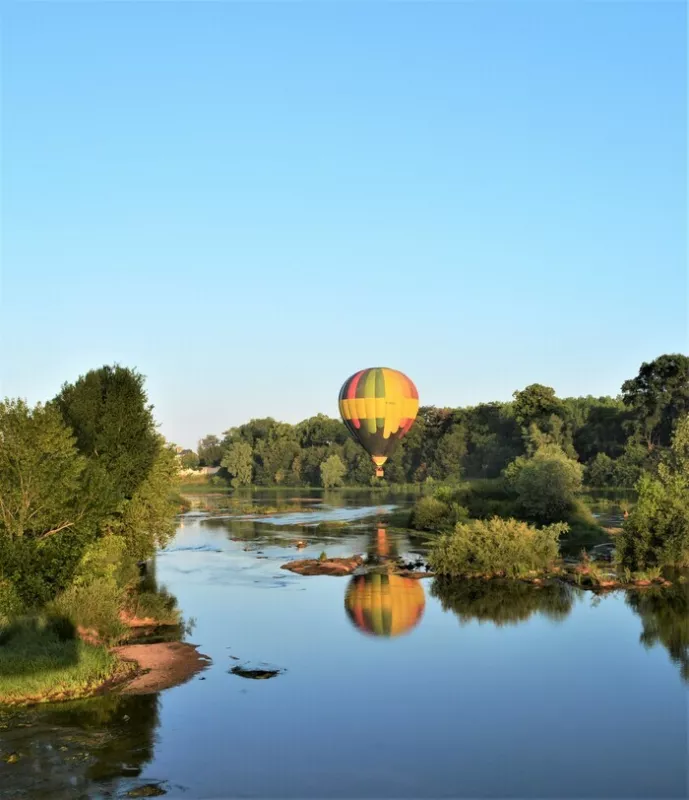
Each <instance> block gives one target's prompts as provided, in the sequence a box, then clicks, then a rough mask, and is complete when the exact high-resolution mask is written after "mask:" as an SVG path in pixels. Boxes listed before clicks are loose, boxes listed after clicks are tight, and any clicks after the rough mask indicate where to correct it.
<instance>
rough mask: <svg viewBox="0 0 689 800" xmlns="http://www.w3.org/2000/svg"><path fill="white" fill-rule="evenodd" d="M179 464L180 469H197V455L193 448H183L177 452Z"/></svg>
mask: <svg viewBox="0 0 689 800" xmlns="http://www.w3.org/2000/svg"><path fill="white" fill-rule="evenodd" d="M179 464H180V466H181V467H182V469H198V466H199V457H198V456H197V455H196V453H195V452H194V451H193V450H183V451H182V452H181V453H180V454H179Z"/></svg>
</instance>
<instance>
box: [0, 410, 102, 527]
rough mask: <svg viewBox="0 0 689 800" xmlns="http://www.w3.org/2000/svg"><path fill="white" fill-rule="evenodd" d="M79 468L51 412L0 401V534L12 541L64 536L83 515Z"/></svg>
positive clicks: (70, 438) (69, 439)
mask: <svg viewBox="0 0 689 800" xmlns="http://www.w3.org/2000/svg"><path fill="white" fill-rule="evenodd" d="M85 466H86V459H85V458H84V457H83V456H81V455H80V454H79V452H78V451H77V448H76V442H75V438H74V435H73V433H72V431H70V430H69V428H68V427H67V426H66V425H65V423H64V421H63V419H62V417H61V415H60V413H59V412H58V411H57V409H55V408H53V407H51V406H43V405H40V404H39V405H37V406H36V407H35V408H33V409H32V408H29V406H28V405H27V404H26V403H25V402H24V401H23V400H5V401H4V402H2V403H0V534H2V535H3V536H5V537H7V538H8V539H10V540H12V539H18V538H21V537H30V538H33V539H46V538H47V537H49V536H55V535H57V534H60V533H65V534H66V533H68V531H69V529H71V528H73V527H74V526H75V525H76V524H77V523H78V522H79V521H80V520H81V519H82V518H83V515H84V502H83V497H82V492H83V480H82V479H83V473H84V469H85Z"/></svg>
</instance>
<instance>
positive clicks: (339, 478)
mask: <svg viewBox="0 0 689 800" xmlns="http://www.w3.org/2000/svg"><path fill="white" fill-rule="evenodd" d="M345 472H346V467H345V465H344V464H343V463H342V459H341V458H340V457H339V456H337V455H332V456H330V458H328V459H326V460H325V461H324V462H323V463H322V464H321V481H322V483H323V486H324V488H326V489H332V488H333V487H335V486H342V484H343V483H344V475H345Z"/></svg>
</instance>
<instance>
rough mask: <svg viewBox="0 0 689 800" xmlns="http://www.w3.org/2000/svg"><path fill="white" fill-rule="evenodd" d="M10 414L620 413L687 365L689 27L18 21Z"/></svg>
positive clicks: (296, 8) (536, 20) (414, 15)
mask: <svg viewBox="0 0 689 800" xmlns="http://www.w3.org/2000/svg"><path fill="white" fill-rule="evenodd" d="M0 22H1V23H2V37H3V39H2V59H3V61H2V91H3V98H2V156H3V164H2V167H3V174H2V181H3V184H2V190H3V196H2V223H3V231H2V232H3V243H2V245H3V252H2V256H3V259H2V297H1V301H0V316H1V318H2V320H1V323H0V325H1V334H2V343H1V346H2V363H1V365H0V380H1V385H0V394H2V395H9V396H23V397H26V398H27V399H29V400H30V401H38V400H43V399H47V398H49V397H51V396H53V395H54V394H55V393H56V392H57V391H58V389H59V387H60V384H61V383H62V382H63V381H64V380H73V379H75V378H76V377H77V376H78V375H79V374H81V373H83V372H85V371H86V370H87V369H89V368H91V367H97V366H100V365H101V364H104V363H114V362H119V363H121V364H125V365H129V366H135V367H137V368H138V369H139V370H140V371H141V372H143V373H144V374H145V375H146V376H147V385H148V389H149V394H150V397H151V401H152V402H153V403H154V404H155V407H156V415H157V418H158V419H159V421H160V422H161V430H162V431H163V433H165V434H166V435H167V436H168V437H169V438H170V439H172V440H174V441H176V442H178V443H180V444H183V445H186V446H193V445H194V444H195V442H196V440H197V439H198V438H199V437H200V436H202V435H203V434H205V433H207V432H217V433H220V432H222V431H223V430H225V429H226V428H228V427H229V426H231V425H233V424H238V423H241V422H243V421H245V420H247V419H248V418H250V417H252V416H265V415H271V416H275V417H277V418H279V419H284V420H287V421H291V422H295V421H297V420H299V419H301V418H303V417H306V416H308V415H311V414H314V413H316V412H319V411H322V412H325V413H328V414H331V415H336V414H337V404H336V396H337V392H338V390H339V387H340V384H341V382H342V381H343V380H344V378H346V377H347V376H348V375H349V374H351V373H352V372H354V371H355V370H357V369H360V368H363V367H367V366H379V365H386V366H392V367H396V368H398V369H401V370H403V371H405V372H406V373H407V374H409V375H410V376H411V377H412V378H413V379H414V380H415V381H416V383H417V385H418V387H419V391H420V394H421V399H422V402H423V403H428V404H436V405H453V406H455V405H465V404H474V403H476V402H479V401H489V400H494V399H502V400H505V399H509V397H510V395H511V393H512V392H513V391H514V390H515V389H518V388H522V387H523V386H525V385H527V384H528V383H532V382H534V381H538V382H541V383H546V384H549V385H552V386H554V387H555V389H556V390H557V392H558V393H559V394H560V395H563V396H566V395H579V394H596V395H597V394H616V393H617V392H618V391H619V387H620V385H621V383H622V381H623V380H624V379H625V378H627V377H631V376H632V375H634V374H636V371H637V369H638V367H639V365H640V363H641V362H642V361H643V360H650V359H652V358H654V357H655V356H657V355H660V354H661V353H663V352H678V351H682V352H685V351H686V349H687V348H686V344H687V300H688V297H687V230H686V228H687V220H686V215H687V198H686V184H687V163H686V136H687V98H686V92H687V85H686V57H687V20H686V10H685V6H684V4H683V3H681V2H647V3H624V2H608V3H585V2H554V1H553V0H549V2H543V3H535V2H510V3H507V2H501V3H497V2H496V3H492V2H481V3H479V2H473V3H469V2H467V3H463V2H456V3H442V2H417V3H382V2H381V3H376V2H371V3H355V2H351V3H349V2H338V3H335V2H321V3H309V2H302V3H289V2H280V3H273V4H269V3H251V4H249V3H208V4H203V3H175V4H173V3H167V2H157V3H148V4H147V3H143V2H137V3H128V2H123V3H90V4H85V3H74V4H62V3H57V2H52V3H26V4H21V3H14V4H12V3H5V5H4V8H3V10H2V16H1V19H0Z"/></svg>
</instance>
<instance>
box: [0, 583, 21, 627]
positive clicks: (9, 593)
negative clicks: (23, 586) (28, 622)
mask: <svg viewBox="0 0 689 800" xmlns="http://www.w3.org/2000/svg"><path fill="white" fill-rule="evenodd" d="M23 611H24V604H23V603H22V601H21V598H20V597H19V595H18V594H17V590H16V589H15V587H14V584H12V583H10V581H7V580H0V627H1V626H3V625H6V624H7V623H8V622H10V621H11V620H13V619H14V618H15V617H18V616H19V615H20V614H21V613H22V612H23Z"/></svg>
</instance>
